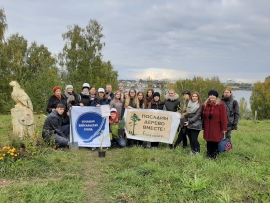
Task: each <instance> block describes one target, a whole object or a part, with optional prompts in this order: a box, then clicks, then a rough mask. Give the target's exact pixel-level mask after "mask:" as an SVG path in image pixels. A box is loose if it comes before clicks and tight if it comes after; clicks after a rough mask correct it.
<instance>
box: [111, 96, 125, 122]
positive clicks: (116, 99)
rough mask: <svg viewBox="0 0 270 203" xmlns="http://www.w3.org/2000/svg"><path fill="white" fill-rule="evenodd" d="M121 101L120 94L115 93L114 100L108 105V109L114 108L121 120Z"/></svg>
mask: <svg viewBox="0 0 270 203" xmlns="http://www.w3.org/2000/svg"><path fill="white" fill-rule="evenodd" d="M122 105H123V100H122V99H121V92H120V91H117V92H115V93H114V99H113V100H112V101H111V103H110V108H115V109H116V110H117V111H116V112H117V115H118V117H119V119H120V120H121V112H122Z"/></svg>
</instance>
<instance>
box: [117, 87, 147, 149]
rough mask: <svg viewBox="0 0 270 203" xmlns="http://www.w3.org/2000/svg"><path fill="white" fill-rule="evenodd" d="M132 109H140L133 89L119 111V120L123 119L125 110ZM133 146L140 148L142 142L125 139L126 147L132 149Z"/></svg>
mask: <svg viewBox="0 0 270 203" xmlns="http://www.w3.org/2000/svg"><path fill="white" fill-rule="evenodd" d="M132 108H136V109H139V108H140V103H139V100H138V97H137V95H136V90H135V89H133V88H132V89H130V90H129V92H128V95H127V98H126V99H125V100H124V102H123V105H122V110H121V118H122V119H123V117H124V113H125V110H126V109H132ZM134 144H135V145H137V146H141V145H142V144H143V141H140V140H133V139H129V138H128V139H127V145H128V146H129V147H132V146H133V145H134Z"/></svg>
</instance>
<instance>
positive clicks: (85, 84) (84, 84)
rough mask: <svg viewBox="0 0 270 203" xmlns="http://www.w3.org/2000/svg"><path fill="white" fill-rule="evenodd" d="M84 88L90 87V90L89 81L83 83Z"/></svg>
mask: <svg viewBox="0 0 270 203" xmlns="http://www.w3.org/2000/svg"><path fill="white" fill-rule="evenodd" d="M84 88H88V91H89V89H90V85H89V84H88V83H83V85H82V90H83V89H84Z"/></svg>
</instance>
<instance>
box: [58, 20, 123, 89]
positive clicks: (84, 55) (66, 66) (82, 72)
mask: <svg viewBox="0 0 270 203" xmlns="http://www.w3.org/2000/svg"><path fill="white" fill-rule="evenodd" d="M102 29H103V28H102V26H101V25H100V24H99V23H98V22H97V21H96V20H90V21H89V24H88V25H87V26H86V27H85V28H81V27H79V26H78V25H74V26H69V27H68V31H67V32H66V33H64V34H63V35H62V36H63V39H64V41H65V42H66V43H65V45H64V48H63V50H62V52H61V53H60V54H59V56H58V59H59V65H60V66H61V71H62V75H63V78H64V81H65V82H66V83H69V84H72V85H73V86H74V87H75V88H76V89H81V85H82V84H83V83H84V82H88V83H90V85H95V86H99V87H104V85H105V84H106V83H112V85H113V84H117V77H118V73H117V72H116V71H113V67H112V65H111V63H110V62H109V61H108V62H103V61H102V54H101V51H102V48H103V46H104V45H105V44H104V43H102V42H101V40H102V38H103V37H104V35H103V34H102Z"/></svg>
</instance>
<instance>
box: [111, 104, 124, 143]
mask: <svg viewBox="0 0 270 203" xmlns="http://www.w3.org/2000/svg"><path fill="white" fill-rule="evenodd" d="M118 122H119V117H118V114H117V110H116V109H115V108H111V115H110V118H109V124H110V133H111V143H112V145H113V143H114V142H117V143H118V144H119V145H120V147H121V148H123V147H125V146H126V140H125V139H124V138H123V137H119V134H118V129H119V126H118Z"/></svg>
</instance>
